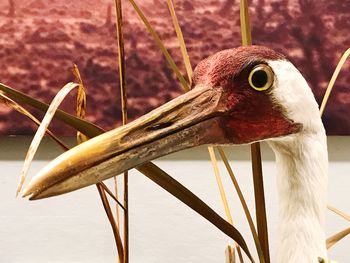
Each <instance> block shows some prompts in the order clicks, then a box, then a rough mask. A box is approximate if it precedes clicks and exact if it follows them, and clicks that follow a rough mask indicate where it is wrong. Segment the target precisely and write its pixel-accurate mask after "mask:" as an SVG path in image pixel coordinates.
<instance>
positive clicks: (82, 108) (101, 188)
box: [73, 65, 125, 262]
mask: <svg viewBox="0 0 350 263" xmlns="http://www.w3.org/2000/svg"><path fill="white" fill-rule="evenodd" d="M73 74H74V76H75V77H76V79H77V80H78V83H79V87H78V95H77V107H76V113H77V116H78V117H80V118H82V119H84V118H85V114H86V93H85V87H84V83H83V80H82V78H81V75H80V72H79V68H78V66H77V65H74V66H73ZM87 140H88V138H87V137H86V136H85V135H84V134H82V133H80V132H79V131H78V132H77V141H78V144H80V143H83V142H85V141H87ZM96 186H97V189H98V192H99V195H100V198H101V201H102V203H103V207H104V209H105V212H106V214H107V217H108V220H109V222H110V223H111V220H112V221H113V223H111V227H112V229H113V234H114V239H115V242H116V246H117V250H118V255H119V260H121V259H123V258H124V259H125V257H124V252H123V255H120V252H119V250H120V248H123V244H122V242H121V238H120V232H119V228H118V226H117V224H116V222H115V220H114V216H113V213H112V210H111V209H110V205H109V201H108V198H107V197H106V194H105V191H106V192H107V193H108V194H109V195H110V196H111V197H112V198H113V200H115V201H116V202H117V207H118V205H119V204H120V203H119V201H118V199H117V198H116V197H114V196H113V194H112V192H111V191H110V190H109V189H108V187H107V186H106V185H105V184H104V183H103V182H101V183H97V184H96ZM120 205H121V204H120ZM122 207H123V206H122ZM123 208H124V207H123ZM124 210H125V209H124ZM120 262H123V261H120Z"/></svg>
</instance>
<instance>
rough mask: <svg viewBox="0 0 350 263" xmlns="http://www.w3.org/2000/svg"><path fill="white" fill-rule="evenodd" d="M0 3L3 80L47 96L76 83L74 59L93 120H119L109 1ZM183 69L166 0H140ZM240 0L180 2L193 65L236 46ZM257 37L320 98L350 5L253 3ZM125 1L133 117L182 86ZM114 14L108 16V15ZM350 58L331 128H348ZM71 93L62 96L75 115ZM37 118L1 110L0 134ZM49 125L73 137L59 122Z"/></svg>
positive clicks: (330, 113)
mask: <svg viewBox="0 0 350 263" xmlns="http://www.w3.org/2000/svg"><path fill="white" fill-rule="evenodd" d="M9 2H11V1H8V0H0V17H1V19H0V34H1V38H0V64H1V71H0V82H2V83H5V84H7V85H10V86H12V87H14V88H16V89H19V90H21V91H23V92H25V93H28V94H30V95H32V96H34V97H36V98H38V99H41V100H45V101H46V102H50V100H51V99H52V98H53V96H54V95H55V94H56V92H57V91H58V89H59V88H61V87H62V86H63V85H64V84H66V83H67V82H69V81H72V80H74V78H73V75H72V73H71V67H72V64H73V63H76V64H77V65H78V66H79V68H80V71H81V73H82V77H83V79H84V81H85V84H86V87H87V89H88V118H89V120H91V121H93V122H95V123H97V124H98V125H100V126H102V127H104V128H105V129H112V128H113V127H116V126H117V125H119V123H120V106H119V105H120V96H119V84H118V83H119V80H118V71H117V68H118V67H117V48H116V40H115V35H116V32H115V25H114V1H113V0H81V1H79V0H77V1H71V0H51V1H45V0H31V1H20V0H14V1H13V2H14V3H15V6H14V8H13V9H12V10H11V9H10V8H9ZM136 2H137V3H139V5H140V7H141V9H142V10H143V11H144V13H145V15H146V16H147V17H148V18H149V20H150V22H151V24H152V25H153V26H154V27H155V29H156V31H157V32H158V33H159V35H160V37H161V39H162V40H163V41H164V43H165V45H166V46H167V48H168V49H169V51H170V53H171V54H172V55H173V56H174V59H175V62H176V63H177V64H178V65H179V67H180V68H181V69H182V71H183V72H185V71H184V67H183V64H182V59H181V54H180V52H179V45H178V43H177V40H176V35H175V32H174V30H173V27H172V22H171V19H170V15H169V11H168V9H167V5H166V1H162V0H142V1H140V0H139V1H137V0H136ZM238 2H239V1H237V0H236V1H233V0H225V1H224V0H216V1H206V0H191V1H190V0H176V1H174V4H175V8H176V11H177V14H178V17H179V20H180V24H181V27H182V29H183V33H184V36H185V40H186V43H187V46H188V51H189V55H190V58H191V61H192V65H193V66H195V65H196V64H197V63H198V62H199V61H200V60H201V59H203V58H205V57H207V56H208V55H210V54H212V53H214V52H216V51H219V50H221V49H226V48H232V47H235V46H238V45H240V42H241V38H240V28H239V3H238ZM250 2H251V3H250V13H251V16H252V33H253V42H254V43H255V44H261V45H267V46H270V47H272V48H275V49H276V50H278V51H281V52H283V53H284V54H286V55H287V56H288V57H289V58H290V59H291V61H292V62H293V63H294V64H296V65H297V67H298V68H299V69H300V71H301V72H302V73H303V75H304V76H305V78H306V79H307V81H308V82H309V84H310V85H311V87H312V89H313V91H314V93H315V95H316V97H317V99H318V101H319V102H320V100H321V98H322V96H323V94H324V91H325V88H326V86H327V83H328V80H329V79H330V77H331V74H332V72H333V70H334V68H335V66H336V63H337V61H338V60H339V58H340V56H341V54H342V52H344V51H345V50H346V48H348V47H350V34H349V32H350V31H349V28H350V2H349V1H336V3H335V1H326V0H322V1H316V0H314V1H311V0H289V1H287V0H285V1H273V0H256V1H250ZM123 3H124V21H125V22H124V25H125V33H124V35H125V45H126V56H127V57H126V65H127V85H128V86H127V89H128V97H129V101H128V107H129V116H130V119H134V118H136V117H138V116H140V115H142V114H144V113H146V112H148V111H150V110H151V109H153V108H155V107H157V106H159V105H161V104H163V103H164V102H166V101H168V100H170V99H171V98H173V97H175V96H177V95H179V94H180V93H181V92H182V90H181V87H180V86H179V84H178V83H177V82H176V79H175V77H174V74H173V73H172V71H171V69H170V68H169V66H168V65H167V62H166V60H165V59H164V57H163V56H162V55H161V53H160V51H159V49H158V48H157V46H156V45H155V44H154V43H153V40H152V38H151V37H150V36H149V33H148V32H147V30H146V29H145V27H144V25H143V24H142V22H141V21H140V20H139V18H138V17H137V15H136V14H135V12H134V11H133V8H132V6H131V5H130V4H129V3H128V1H123ZM108 10H109V11H110V12H111V17H109V15H108V13H109V11H108ZM349 64H350V63H347V64H346V67H345V69H344V71H343V72H342V74H341V76H340V78H339V79H338V81H337V83H336V86H335V90H336V92H335V93H334V94H333V95H332V97H331V100H330V102H329V106H328V109H327V111H326V114H325V117H324V120H325V124H326V127H327V130H328V133H329V134H350V117H349V113H350V107H349V105H350V93H349V87H348V86H349V84H348V83H349V82H350V78H349V74H347V72H348V71H349ZM74 102H75V94H72V95H71V96H70V98H69V99H68V100H67V101H66V102H65V103H64V109H65V110H68V111H70V112H72V113H73V112H74V107H75V106H74ZM33 129H34V127H33V125H32V124H30V123H29V122H27V121H25V119H24V118H23V117H21V116H20V115H19V114H17V113H16V112H13V111H12V110H10V109H7V108H5V107H3V106H1V107H0V133H1V134H32V133H33ZM52 129H53V130H55V131H58V133H59V134H63V135H68V134H73V131H72V130H69V129H68V128H67V127H65V126H64V125H63V124H61V123H54V124H53V126H52Z"/></svg>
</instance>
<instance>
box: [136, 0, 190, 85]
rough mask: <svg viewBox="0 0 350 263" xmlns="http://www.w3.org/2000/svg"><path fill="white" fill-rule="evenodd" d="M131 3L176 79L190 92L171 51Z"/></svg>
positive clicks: (137, 8)
mask: <svg viewBox="0 0 350 263" xmlns="http://www.w3.org/2000/svg"><path fill="white" fill-rule="evenodd" d="M129 2H130V3H131V5H132V6H133V7H134V9H135V11H136V13H137V14H138V15H139V17H140V18H141V20H142V22H143V23H144V24H145V26H146V28H147V30H148V31H149V33H150V34H151V36H152V37H153V40H154V42H155V43H156V44H157V46H158V47H159V49H160V51H161V52H162V54H163V55H164V57H165V59H166V60H167V61H168V63H169V65H170V67H171V68H172V70H173V71H174V72H175V74H176V77H177V78H178V80H179V81H180V83H181V85H182V87H183V89H184V90H185V91H189V90H190V88H189V86H188V83H187V82H186V80H185V79H184V77H183V76H182V74H181V73H180V70H179V68H178V67H177V66H176V64H175V62H174V60H173V58H172V57H171V55H170V54H169V51H168V50H167V49H166V47H165V46H164V44H163V42H162V41H161V39H160V37H159V36H158V34H157V32H156V31H155V30H154V29H153V27H152V26H151V24H150V23H149V21H148V19H147V18H146V17H145V15H144V14H143V13H142V11H141V9H140V8H139V7H138V5H137V4H136V3H135V1H134V0H129Z"/></svg>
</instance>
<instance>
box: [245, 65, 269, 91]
mask: <svg viewBox="0 0 350 263" xmlns="http://www.w3.org/2000/svg"><path fill="white" fill-rule="evenodd" d="M274 78H275V75H274V73H273V71H272V69H271V68H270V67H269V66H268V65H265V64H260V65H257V66H255V67H254V68H253V69H252V71H251V72H250V73H249V77H248V82H249V85H250V86H251V87H252V88H253V89H255V90H258V91H263V90H267V89H269V88H271V86H272V84H273V82H274Z"/></svg>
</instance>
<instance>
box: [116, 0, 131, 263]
mask: <svg viewBox="0 0 350 263" xmlns="http://www.w3.org/2000/svg"><path fill="white" fill-rule="evenodd" d="M115 8H116V15H117V17H116V20H117V21H116V26H117V43H118V65H119V80H120V97H121V107H122V122H123V125H125V124H127V122H128V112H127V93H126V78H125V52H124V36H123V11H122V2H121V0H115ZM114 182H115V186H114V187H115V189H117V179H116V178H115V181H114ZM117 194H118V192H117V191H116V195H117ZM116 210H117V214H118V213H119V211H118V206H117V207H116ZM118 221H119V219H118ZM124 254H125V257H124V260H125V263H128V262H129V175H128V172H127V171H126V172H124Z"/></svg>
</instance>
